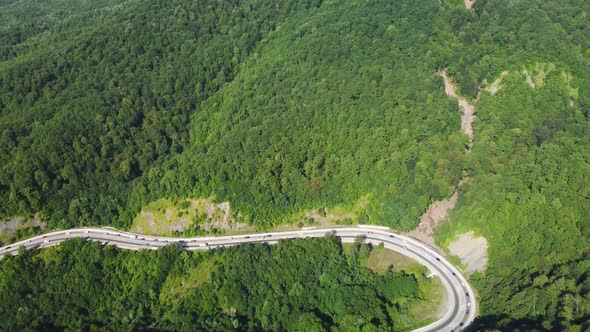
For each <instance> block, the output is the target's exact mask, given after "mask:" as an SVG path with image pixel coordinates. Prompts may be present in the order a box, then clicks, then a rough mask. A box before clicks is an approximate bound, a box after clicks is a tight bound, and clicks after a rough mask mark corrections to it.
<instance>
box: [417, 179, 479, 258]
mask: <svg viewBox="0 0 590 332" xmlns="http://www.w3.org/2000/svg"><path fill="white" fill-rule="evenodd" d="M468 180H469V178H467V177H465V178H463V179H461V181H459V184H458V185H457V189H455V192H454V193H453V195H451V197H449V198H448V199H445V200H442V201H437V202H434V203H432V204H430V205H429V206H428V208H426V211H425V212H424V214H423V215H422V216H420V223H419V224H418V227H416V229H414V230H412V231H411V232H409V233H408V234H409V235H410V236H412V237H415V238H417V239H419V240H421V241H423V242H426V243H428V244H429V245H430V246H432V247H433V248H436V249H438V250H439V251H440V248H438V247H437V246H436V244H435V243H434V237H433V234H434V229H435V228H436V226H437V225H438V223H439V222H441V221H442V220H443V219H445V218H446V217H447V215H448V214H449V211H450V210H451V209H453V208H454V207H455V205H456V204H457V199H458V198H459V192H458V191H459V188H461V186H463V184H464V183H465V182H467V181H468Z"/></svg>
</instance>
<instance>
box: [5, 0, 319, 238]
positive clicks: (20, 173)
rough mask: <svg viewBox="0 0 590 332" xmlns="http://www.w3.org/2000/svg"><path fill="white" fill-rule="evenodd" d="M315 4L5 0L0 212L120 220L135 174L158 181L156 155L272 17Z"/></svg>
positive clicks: (173, 142) (171, 147)
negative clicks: (18, 1)
mask: <svg viewBox="0 0 590 332" xmlns="http://www.w3.org/2000/svg"><path fill="white" fill-rule="evenodd" d="M101 5H102V7H101ZM37 6H42V8H41V7H37ZM313 6H314V3H313V1H310V2H308V1H301V2H299V3H294V2H284V3H283V2H273V3H268V2H260V1H222V2H220V1H199V2H191V3H188V2H185V1H149V2H147V3H146V2H144V1H126V2H124V3H121V2H120V1H110V2H108V1H102V2H100V3H99V4H97V7H96V8H95V7H94V6H93V5H91V2H83V3H82V4H80V5H79V6H70V1H50V2H49V3H47V4H46V5H41V4H38V3H37V2H36V1H24V4H22V5H21V4H11V3H8V4H6V3H3V4H2V10H0V12H1V14H0V15H2V16H1V17H2V22H5V21H6V22H7V24H6V25H4V23H3V26H2V34H1V35H2V40H3V41H4V42H3V43H2V44H3V45H2V50H1V52H2V53H1V54H2V58H1V59H2V60H3V61H2V62H0V82H2V83H1V85H0V132H1V136H0V165H1V167H2V172H0V202H1V203H0V214H2V215H3V216H6V215H14V214H19V213H26V212H31V211H41V212H42V213H43V214H44V216H45V217H46V218H47V219H49V221H50V225H52V226H54V227H55V226H57V225H59V226H61V227H66V226H73V225H79V224H86V225H89V224H94V225H96V224H115V225H120V220H121V219H123V220H125V221H127V222H128V221H129V220H130V217H129V215H128V214H127V215H123V216H121V211H123V212H125V211H128V210H126V207H127V204H126V203H127V198H128V195H129V192H130V191H131V188H132V183H133V180H134V179H137V178H138V177H140V176H143V177H144V178H145V180H146V181H148V182H149V181H150V180H153V179H159V177H160V176H161V175H160V174H159V172H160V171H159V169H158V168H155V167H154V165H158V164H160V163H161V162H162V161H163V160H165V159H167V158H169V157H170V156H171V155H173V154H174V153H178V152H180V151H182V149H183V144H184V143H185V141H186V137H187V133H188V118H189V115H190V114H191V113H192V112H193V111H194V108H195V105H197V104H198V103H200V102H202V101H203V100H205V99H206V98H207V96H208V95H210V94H211V93H213V92H215V91H216V90H218V89H219V87H220V86H222V85H223V84H224V83H226V82H227V81H230V80H231V79H232V78H233V77H234V76H235V71H236V69H237V68H238V64H239V63H240V62H242V61H243V59H244V58H246V57H247V56H248V54H249V53H250V52H251V51H252V50H253V49H254V47H255V45H256V43H257V42H258V41H259V40H260V39H261V38H262V37H263V36H264V35H265V34H266V33H267V32H268V31H271V30H272V29H274V28H275V23H273V22H275V21H276V20H279V19H280V18H281V17H285V16H287V15H288V13H289V12H291V11H295V10H297V11H301V12H304V11H305V10H306V8H308V7H313ZM31 7H35V9H34V10H33V9H32V8H31ZM5 8H6V11H5V10H4V9H5ZM43 9H46V10H47V13H46V15H45V16H41V17H39V16H40V14H41V13H44V12H45V11H44V10H43ZM31 12H34V13H37V15H33V14H31ZM4 18H6V20H5V19H4ZM161 194H162V193H158V192H152V196H150V197H158V195H161ZM145 196H149V195H145ZM144 198H145V199H147V198H148V197H144ZM138 209H139V206H136V207H135V209H133V208H130V210H133V211H134V212H136V211H137V210H138Z"/></svg>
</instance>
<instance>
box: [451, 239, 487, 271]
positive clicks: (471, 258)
mask: <svg viewBox="0 0 590 332" xmlns="http://www.w3.org/2000/svg"><path fill="white" fill-rule="evenodd" d="M449 250H450V251H451V254H452V255H454V256H457V257H459V258H460V259H461V263H463V264H465V265H467V268H466V269H465V273H467V274H469V275H471V274H473V273H475V272H483V271H484V270H485V268H486V266H487V264H488V241H487V240H486V238H484V237H483V236H480V237H475V235H474V233H473V231H470V232H467V233H464V234H461V235H460V236H459V237H458V238H457V240H455V241H454V242H452V243H451V244H450V245H449Z"/></svg>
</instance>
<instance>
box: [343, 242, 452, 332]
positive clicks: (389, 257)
mask: <svg viewBox="0 0 590 332" xmlns="http://www.w3.org/2000/svg"><path fill="white" fill-rule="evenodd" d="M342 249H343V253H344V254H346V255H350V254H352V252H353V251H354V250H355V246H354V244H352V243H344V244H343V245H342ZM364 266H365V267H366V268H368V269H370V270H372V271H374V272H376V273H385V272H386V271H387V270H388V269H389V267H392V269H393V271H395V272H401V271H404V272H405V273H408V274H413V275H414V277H415V278H416V279H417V280H418V284H419V286H420V291H419V295H418V299H417V300H414V301H411V302H410V303H409V309H410V310H409V317H398V321H396V330H402V331H405V330H411V329H414V328H417V327H420V326H424V325H427V324H429V323H431V322H433V321H435V320H436V319H438V318H440V317H441V314H442V309H444V302H445V301H446V299H445V291H444V288H443V286H442V283H441V281H440V279H439V278H438V277H433V278H426V275H428V274H429V271H428V269H427V268H426V267H425V266H423V265H421V264H419V263H418V262H416V261H414V260H413V259H411V258H410V257H408V256H405V255H403V254H401V253H399V252H397V251H394V250H389V249H385V248H379V247H378V246H375V247H373V249H372V250H371V253H370V255H369V257H368V258H367V259H366V260H365V261H364Z"/></svg>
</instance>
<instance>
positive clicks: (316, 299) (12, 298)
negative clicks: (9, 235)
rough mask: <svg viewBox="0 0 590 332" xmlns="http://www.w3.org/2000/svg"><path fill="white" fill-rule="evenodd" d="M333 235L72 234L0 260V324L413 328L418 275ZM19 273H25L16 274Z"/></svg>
mask: <svg viewBox="0 0 590 332" xmlns="http://www.w3.org/2000/svg"><path fill="white" fill-rule="evenodd" d="M369 251H370V248H368V247H367V245H366V244H364V245H363V246H356V247H355V249H354V250H353V251H352V253H350V254H347V255H344V254H343V253H342V245H341V243H340V240H339V238H337V237H328V238H323V239H297V240H288V241H279V243H278V244H276V245H267V244H255V245H254V244H250V245H241V246H237V247H231V248H226V249H218V250H210V251H206V252H199V251H197V252H189V251H185V250H184V249H183V248H182V247H180V246H179V245H174V246H168V247H166V248H164V249H161V250H156V251H151V250H144V251H138V252H135V251H127V250H120V249H115V248H113V247H111V246H103V245H101V244H98V243H85V242H84V241H83V240H80V239H77V240H72V241H68V242H64V243H62V244H61V245H60V246H59V247H56V248H52V249H45V250H43V252H41V251H39V250H32V251H28V252H23V253H22V254H21V255H18V256H16V257H9V258H6V259H4V260H3V261H2V262H1V263H0V275H2V279H1V280H0V322H1V323H0V327H1V328H2V329H4V330H7V331H22V330H63V329H69V330H107V331H121V330H134V331H137V330H159V331H211V330H215V331H227V330H238V331H319V330H334V331H361V330H363V331H384V330H386V331H392V330H396V331H399V330H403V329H407V328H409V327H412V325H411V324H412V320H411V319H410V310H411V308H412V307H413V306H414V304H415V303H416V302H417V301H419V300H420V299H419V291H418V280H421V282H426V280H427V279H426V278H425V277H424V276H418V278H419V279H416V276H414V275H406V274H405V273H404V272H401V273H394V272H392V271H391V270H390V271H388V272H386V273H383V274H378V273H374V272H371V271H370V270H368V269H366V268H364V267H363V266H362V265H361V263H362V260H363V259H366V255H367V253H368V252H369ZM23 277H24V278H23Z"/></svg>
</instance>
